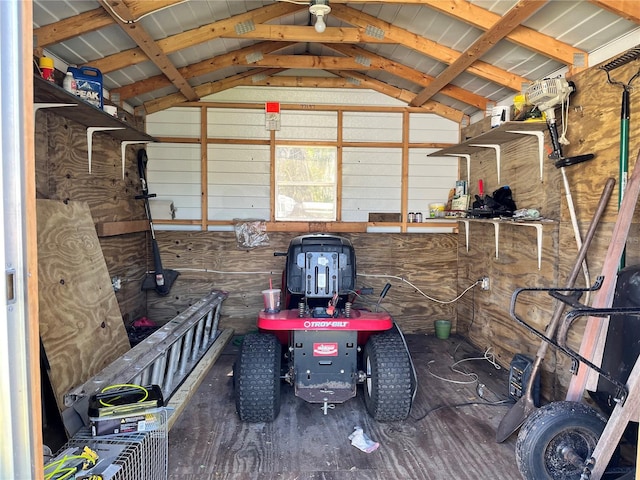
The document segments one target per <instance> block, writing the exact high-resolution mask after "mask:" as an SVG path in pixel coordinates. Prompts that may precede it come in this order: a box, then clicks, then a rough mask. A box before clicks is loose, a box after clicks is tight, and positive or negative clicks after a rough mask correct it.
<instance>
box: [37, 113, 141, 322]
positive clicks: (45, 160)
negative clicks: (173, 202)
mask: <svg viewBox="0 0 640 480" xmlns="http://www.w3.org/2000/svg"><path fill="white" fill-rule="evenodd" d="M66 108H68V107H66ZM140 147H141V145H134V146H129V147H127V151H126V162H125V176H124V178H122V165H121V155H120V151H121V150H120V142H119V141H117V140H115V139H113V138H112V137H110V136H109V135H108V134H107V133H95V134H94V136H93V155H92V157H93V158H92V171H91V173H89V168H88V155H87V135H86V130H85V127H84V126H82V125H80V124H78V123H76V122H73V121H70V120H68V119H65V118H63V117H61V116H59V115H56V114H55V109H47V110H40V111H38V112H37V113H36V189H37V198H39V199H50V200H58V201H63V202H69V201H81V202H86V203H87V204H88V205H89V208H90V210H91V215H92V218H93V222H94V223H95V224H98V223H102V222H119V221H126V220H139V219H145V218H146V217H145V213H144V206H143V203H142V201H141V200H136V199H135V196H136V195H137V194H139V193H140V181H139V178H138V170H137V164H136V152H137V149H138V148H140ZM147 235H148V234H147V233H146V232H139V233H132V234H127V235H119V236H115V237H104V238H101V239H100V245H101V247H102V251H103V255H104V259H105V262H106V264H107V268H108V271H109V275H110V276H111V277H117V278H119V279H120V286H121V288H120V290H119V291H117V292H116V298H117V300H118V304H119V306H120V311H121V314H122V317H123V318H124V320H125V322H131V321H133V320H135V319H136V318H138V317H140V316H142V315H144V314H145V312H146V294H145V293H144V292H142V291H141V290H140V285H141V282H142V279H143V277H144V273H145V272H146V268H147V251H148V248H149V247H148V245H149V239H148V237H147Z"/></svg>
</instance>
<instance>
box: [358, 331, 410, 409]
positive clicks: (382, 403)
mask: <svg viewBox="0 0 640 480" xmlns="http://www.w3.org/2000/svg"><path fill="white" fill-rule="evenodd" d="M363 363H364V368H365V373H366V374H367V379H366V382H365V384H364V402H365V405H366V407H367V411H368V412H369V414H370V415H371V416H372V417H373V418H374V419H375V420H377V421H379V422H396V421H400V420H405V419H406V418H407V417H408V416H409V411H410V410H411V403H412V401H413V388H412V387H413V383H412V375H413V373H412V368H411V358H410V357H409V352H408V351H407V348H406V346H405V343H404V341H403V339H402V336H401V334H400V332H399V331H397V330H396V328H393V329H392V330H389V331H387V332H383V333H377V334H374V335H372V336H371V337H369V340H368V341H367V343H366V345H365V347H364V355H363Z"/></svg>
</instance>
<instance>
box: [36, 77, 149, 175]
mask: <svg viewBox="0 0 640 480" xmlns="http://www.w3.org/2000/svg"><path fill="white" fill-rule="evenodd" d="M33 100H34V110H35V112H37V111H38V110H40V109H43V108H56V114H58V115H60V116H62V117H64V118H68V119H69V120H73V121H74V122H78V123H80V124H81V125H84V126H85V127H87V146H88V147H87V150H88V158H87V160H88V167H89V172H91V161H92V158H91V156H92V143H93V135H94V134H95V133H97V132H105V133H108V134H109V135H110V136H112V137H113V138H115V139H117V140H119V141H120V145H121V150H122V152H121V153H122V168H123V177H124V154H125V149H126V147H127V146H128V145H131V144H137V143H140V144H142V143H150V142H157V139H156V138H154V137H152V136H151V135H148V134H147V133H145V132H142V131H140V130H139V129H138V128H136V127H135V126H133V125H131V124H130V123H128V122H126V121H124V120H122V119H120V118H118V117H116V116H113V115H110V114H109V113H107V112H105V111H104V110H102V109H100V108H98V107H97V106H95V105H92V104H91V103H89V102H87V101H85V100H83V99H81V98H80V97H78V96H76V95H74V94H73V93H71V92H68V91H66V90H65V89H64V88H62V87H60V86H59V85H57V84H56V83H54V82H52V81H50V80H46V79H44V78H42V77H41V76H38V75H34V76H33Z"/></svg>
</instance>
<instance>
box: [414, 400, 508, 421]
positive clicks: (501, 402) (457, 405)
mask: <svg viewBox="0 0 640 480" xmlns="http://www.w3.org/2000/svg"><path fill="white" fill-rule="evenodd" d="M513 403H515V402H514V401H513V400H499V401H497V402H464V403H455V404H453V405H440V406H437V407H433V408H432V409H431V410H428V411H427V412H426V413H424V414H423V415H422V416H420V417H417V418H416V417H411V418H412V419H413V420H414V421H415V422H419V421H421V420H424V419H425V418H427V417H428V416H429V415H431V414H432V413H434V412H437V411H439V410H444V409H445V408H460V407H469V406H472V405H475V406H488V407H500V406H502V405H512V404H513Z"/></svg>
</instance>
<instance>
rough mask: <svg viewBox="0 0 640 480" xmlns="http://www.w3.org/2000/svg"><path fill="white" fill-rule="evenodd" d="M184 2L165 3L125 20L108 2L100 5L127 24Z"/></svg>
mask: <svg viewBox="0 0 640 480" xmlns="http://www.w3.org/2000/svg"><path fill="white" fill-rule="evenodd" d="M185 2H187V0H182V1H181V2H178V3H172V4H171V5H165V6H164V7H161V8H158V9H156V10H153V11H152V12H147V13H145V14H143V15H140V16H139V17H138V18H134V19H133V20H125V19H124V18H122V17H121V16H120V15H118V12H116V11H115V9H114V8H113V7H112V6H111V5H109V2H103V3H102V5H103V6H106V7H107V8H108V9H109V10H110V11H111V14H112V15H113V16H114V17H116V18H117V19H118V20H120V21H121V22H122V23H124V24H127V25H129V24H132V23H136V22H139V21H140V20H142V19H143V18H144V17H146V16H148V15H152V14H154V13H158V12H161V11H162V10H165V9H167V8H170V7H175V6H176V5H180V4H181V3H185Z"/></svg>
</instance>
